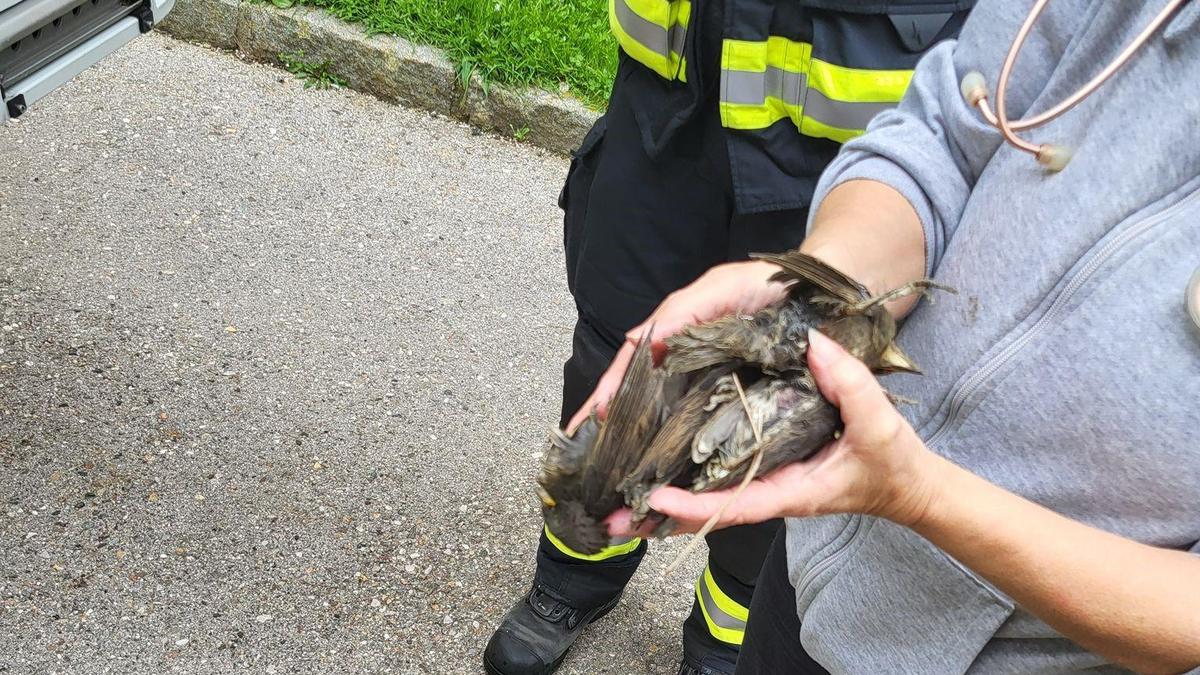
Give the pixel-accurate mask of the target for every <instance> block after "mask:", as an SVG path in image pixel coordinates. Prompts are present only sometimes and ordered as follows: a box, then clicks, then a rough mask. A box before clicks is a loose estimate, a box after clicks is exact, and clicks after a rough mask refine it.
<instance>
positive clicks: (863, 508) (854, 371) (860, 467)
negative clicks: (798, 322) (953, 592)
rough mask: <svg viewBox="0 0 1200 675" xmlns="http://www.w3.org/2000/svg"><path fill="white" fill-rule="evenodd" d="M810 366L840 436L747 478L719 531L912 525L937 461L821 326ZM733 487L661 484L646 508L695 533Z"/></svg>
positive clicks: (621, 515) (620, 528) (619, 524)
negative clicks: (814, 524)
mask: <svg viewBox="0 0 1200 675" xmlns="http://www.w3.org/2000/svg"><path fill="white" fill-rule="evenodd" d="M808 364H809V368H810V369H811V370H812V373H813V378H814V379H815V380H816V382H817V386H818V387H819V388H820V389H821V393H822V394H823V395H824V396H825V398H827V399H829V401H830V402H831V403H833V404H834V405H835V406H837V407H838V408H839V410H840V411H841V416H842V421H843V423H844V424H845V429H844V431H843V432H842V435H841V437H839V438H838V439H837V440H836V441H834V442H833V443H830V444H829V445H828V446H826V447H825V448H824V449H823V450H821V451H820V452H819V453H817V454H816V455H815V456H814V457H812V458H811V459H809V460H806V461H804V462H797V463H794V464H789V465H787V466H784V467H783V468H781V469H779V470H777V471H775V472H773V473H771V474H769V475H766V476H763V477H761V478H756V479H755V480H753V481H751V482H750V484H749V485H747V486H746V489H745V490H744V491H743V492H742V494H741V495H740V496H739V497H738V499H737V500H736V501H735V502H733V503H732V504H731V505H730V506H729V507H728V508H727V509H726V510H725V513H724V514H723V515H722V516H721V519H720V520H719V521H718V523H717V529H720V528H723V527H729V526H731V525H742V524H747V523H758V522H763V521H766V520H770V519H772V518H778V517H784V516H789V517H805V516H816V515H824V514H830V513H865V514H870V515H875V516H880V517H883V518H887V519H889V520H892V521H895V522H897V523H900V524H902V525H907V526H910V527H911V526H913V525H915V524H917V523H918V522H919V521H920V520H921V519H922V517H923V516H924V514H925V513H926V511H927V510H928V509H929V505H930V502H931V501H932V500H933V499H934V496H935V494H936V490H935V487H936V485H937V484H938V479H937V474H938V472H939V471H940V470H941V466H942V460H941V459H940V458H939V457H938V456H937V455H935V454H933V453H932V452H931V451H930V450H929V449H928V448H926V447H925V444H924V443H922V442H921V440H920V438H918V437H917V434H916V432H915V431H914V430H913V428H912V427H911V426H909V424H908V422H906V421H905V420H904V418H903V417H901V416H900V413H899V412H897V411H896V408H895V407H894V406H893V405H892V404H891V402H890V401H889V400H888V398H887V395H886V394H885V393H884V391H883V389H882V388H881V387H880V386H879V383H878V382H877V381H876V380H875V377H874V375H872V374H871V372H870V371H869V370H868V369H867V367H866V366H864V365H863V364H862V362H861V361H859V360H858V359H855V358H854V357H853V356H850V355H849V354H848V353H846V351H845V350H844V349H843V348H842V347H841V345H839V344H837V343H836V342H834V341H833V340H831V339H829V338H827V337H825V336H824V335H822V334H821V333H820V332H819V331H810V333H809V346H808ZM734 489H736V488H730V489H727V490H720V491H716V492H707V493H701V494H694V493H692V492H689V491H687V490H684V489H681V488H676V487H664V488H661V489H659V490H657V491H655V492H654V493H653V494H652V495H650V506H651V508H653V509H654V510H655V511H658V512H660V513H662V514H664V515H666V516H669V517H671V518H673V519H675V521H676V523H677V524H678V527H677V528H676V530H675V533H686V532H695V531H697V530H699V529H700V527H701V526H702V525H703V524H704V523H705V521H707V520H708V519H709V518H710V517H711V516H712V515H713V514H714V513H716V512H717V511H718V510H719V509H720V508H721V507H722V505H724V504H725V502H726V501H727V500H728V499H729V495H730V493H731V492H732V491H733V490H734ZM608 522H609V529H610V531H611V532H612V533H613V534H614V535H622V536H627V535H640V536H645V535H647V534H649V533H648V532H641V531H634V530H633V529H631V527H630V522H629V511H628V510H627V509H622V510H620V511H618V512H617V513H615V514H613V516H612V517H610V518H609V521H608ZM647 529H652V528H647Z"/></svg>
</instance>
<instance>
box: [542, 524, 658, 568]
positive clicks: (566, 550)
mask: <svg viewBox="0 0 1200 675" xmlns="http://www.w3.org/2000/svg"><path fill="white" fill-rule="evenodd" d="M542 528H543V529H544V530H546V538H547V539H549V540H550V543H551V544H553V545H554V548H556V549H558V550H559V551H562V553H563V554H564V555H569V556H571V557H572V558H575V559H576V560H587V561H590V562H598V561H600V560H608V559H609V558H615V557H617V556H619V555H625V554H626V553H633V551H634V550H635V549H637V547H638V544H640V543H642V540H641V539H637V538H634V539H630V540H629V541H626V542H621V543H618V544H613V545H612V546H609V547H607V548H603V549H601V550H600V552H599V553H579V552H578V551H574V550H572V549H571V547H569V546H567V545H566V544H564V543H562V540H561V539H559V538H558V537H556V536H554V533H553V532H551V531H550V528H549V527H546V526H544V525H543V526H542Z"/></svg>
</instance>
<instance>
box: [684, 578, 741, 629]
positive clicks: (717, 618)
mask: <svg viewBox="0 0 1200 675" xmlns="http://www.w3.org/2000/svg"><path fill="white" fill-rule="evenodd" d="M696 592H697V593H699V595H700V602H703V603H704V611H706V612H708V618H710V619H712V622H713V623H715V624H716V625H718V626H720V627H721V628H726V629H729V630H736V631H745V630H746V622H745V621H742V620H741V619H738V618H736V617H734V616H730V615H729V614H726V613H725V612H724V611H722V610H721V608H720V607H718V606H717V601H716V600H714V599H713V597H712V595H711V594H710V593H709V590H708V584H706V583H704V579H701V580H700V583H698V584H696Z"/></svg>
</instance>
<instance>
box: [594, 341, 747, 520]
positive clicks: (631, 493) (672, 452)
mask: <svg viewBox="0 0 1200 675" xmlns="http://www.w3.org/2000/svg"><path fill="white" fill-rule="evenodd" d="M734 368H735V366H734V364H731V363H726V364H722V365H718V366H716V367H713V368H711V369H709V370H708V371H707V372H705V373H703V374H698V375H697V378H696V380H695V384H694V385H692V386H691V387H690V388H689V390H688V392H687V394H685V395H684V396H683V398H682V399H680V400H679V401H678V402H677V403H676V404H675V405H673V406H672V407H671V410H670V416H669V417H668V418H667V420H666V422H665V423H664V424H663V425H662V428H661V429H659V430H658V433H657V434H655V436H654V439H653V440H652V441H651V442H650V443H649V444H648V445H647V446H645V453H644V454H643V455H642V457H641V459H640V461H639V462H638V464H637V466H636V467H635V468H633V469H632V470H631V471H630V472H629V473H628V474H627V475H626V476H625V479H624V480H623V481H621V484H620V485H619V486H618V488H617V489H619V490H620V491H621V492H623V493H625V501H626V503H627V504H629V505H630V506H633V507H634V511H635V513H636V514H638V515H643V514H644V513H645V511H646V508H647V506H646V504H645V498H646V497H647V496H648V495H649V494H650V491H651V490H653V489H654V488H655V487H658V486H659V485H664V484H668V483H674V482H678V481H682V482H683V483H684V484H688V483H690V482H691V476H690V475H684V474H685V472H687V471H688V470H693V471H694V470H695V468H696V467H695V465H694V464H693V463H692V461H691V459H690V450H691V446H692V436H694V435H695V433H696V429H698V428H700V426H702V425H703V424H704V421H705V419H706V418H707V416H708V414H709V411H710V410H711V407H710V406H711V402H712V400H713V396H714V394H715V393H716V392H717V390H718V388H719V387H720V386H721V383H722V382H723V381H725V380H727V379H728V376H729V373H731V372H733V370H734Z"/></svg>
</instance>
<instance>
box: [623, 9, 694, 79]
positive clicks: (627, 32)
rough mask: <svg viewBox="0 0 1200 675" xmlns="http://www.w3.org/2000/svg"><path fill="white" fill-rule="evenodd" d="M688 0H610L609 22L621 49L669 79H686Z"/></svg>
mask: <svg viewBox="0 0 1200 675" xmlns="http://www.w3.org/2000/svg"><path fill="white" fill-rule="evenodd" d="M691 13H692V5H691V2H689V1H688V0H609V2H608V25H609V28H610V29H611V30H612V33H613V35H614V36H615V37H616V38H617V43H618V44H620V45H621V49H622V50H624V51H625V53H626V54H628V55H629V56H630V57H632V58H633V59H634V60H636V61H638V62H639V63H641V64H642V65H644V66H646V67H647V68H649V69H651V70H653V71H654V72H655V73H657V74H658V75H659V76H661V77H664V78H666V79H668V80H673V79H676V78H678V79H679V80H682V81H685V82H686V81H687V69H686V65H685V63H684V58H683V54H682V51H683V41H684V37H685V36H686V31H687V25H688V21H689V19H690V18H691Z"/></svg>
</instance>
